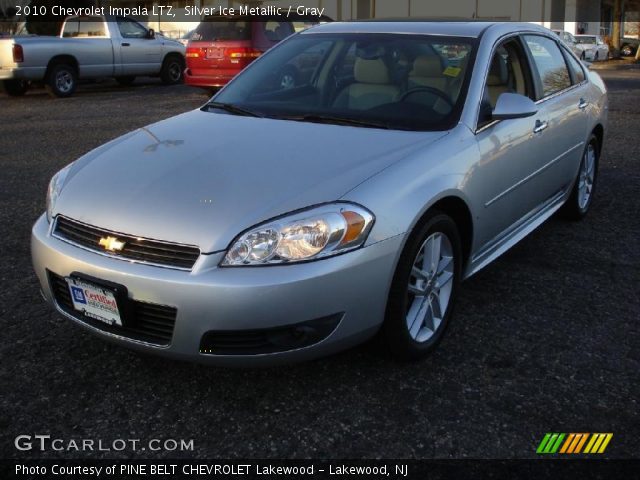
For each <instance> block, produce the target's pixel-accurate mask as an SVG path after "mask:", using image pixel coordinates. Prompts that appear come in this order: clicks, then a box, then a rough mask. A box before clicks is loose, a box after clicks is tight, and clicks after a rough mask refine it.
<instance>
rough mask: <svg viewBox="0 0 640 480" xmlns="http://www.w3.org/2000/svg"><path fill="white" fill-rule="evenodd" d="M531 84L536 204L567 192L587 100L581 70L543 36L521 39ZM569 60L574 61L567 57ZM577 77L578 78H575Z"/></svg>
mask: <svg viewBox="0 0 640 480" xmlns="http://www.w3.org/2000/svg"><path fill="white" fill-rule="evenodd" d="M523 39H524V43H525V45H526V47H527V50H528V53H529V58H530V63H531V68H532V72H533V77H534V82H535V84H536V100H537V102H536V103H537V104H538V106H539V108H540V110H539V112H538V116H539V119H538V125H537V128H538V129H539V133H538V135H539V137H540V138H541V139H543V142H540V145H539V150H538V155H539V159H540V160H539V165H538V168H539V170H538V171H537V173H536V177H537V178H536V179H535V185H536V195H537V197H538V200H539V201H544V200H545V199H547V198H549V197H551V196H553V195H554V194H556V193H557V192H558V191H560V190H561V189H565V188H568V187H569V185H570V183H571V182H572V181H573V179H574V177H575V173H576V172H577V169H578V165H579V164H580V160H581V158H582V152H583V150H584V144H585V141H586V129H587V116H586V112H587V110H588V97H587V83H586V82H585V79H584V76H585V75H584V71H583V70H582V67H581V66H580V65H579V64H578V62H577V61H575V60H574V65H573V67H574V68H575V67H577V68H578V71H572V68H571V67H570V66H571V64H569V63H567V62H568V61H569V60H570V59H569V55H568V52H564V53H563V47H562V46H561V45H560V44H559V43H558V42H557V41H556V40H555V39H551V38H549V37H546V36H543V35H524V36H523ZM570 58H571V59H572V58H573V57H570ZM578 74H581V75H580V76H578Z"/></svg>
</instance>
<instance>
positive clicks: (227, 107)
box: [205, 102, 264, 118]
mask: <svg viewBox="0 0 640 480" xmlns="http://www.w3.org/2000/svg"><path fill="white" fill-rule="evenodd" d="M205 107H206V108H217V109H218V110H224V111H225V112H229V113H233V114H234V115H244V116H245V117H258V118H263V117H264V115H262V114H260V113H258V112H254V111H253V110H249V109H248V108H242V107H238V106H237V105H233V104H232V103H222V102H209V103H207V104H206V105H205Z"/></svg>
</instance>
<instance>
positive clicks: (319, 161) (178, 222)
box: [53, 110, 446, 252]
mask: <svg viewBox="0 0 640 480" xmlns="http://www.w3.org/2000/svg"><path fill="white" fill-rule="evenodd" d="M445 134H446V132H406V131H392V130H379V129H370V128H358V127H345V126H336V125H324V124H312V123H303V122H294V121H285V120H273V119H263V118H252V117H241V116H234V115H226V114H218V113H209V112H203V111H200V110H196V111H193V112H188V113H186V114H183V115H179V116H177V117H173V118H170V119H168V120H165V121H162V122H159V123H156V124H153V125H150V126H148V127H145V128H141V129H139V130H136V131H134V132H131V133H129V134H127V135H125V136H124V137H121V138H119V139H116V140H114V141H112V142H110V143H108V144H106V145H103V146H102V147H99V148H97V149H96V150H94V151H92V152H90V153H88V154H87V155H85V156H84V157H82V158H81V159H79V160H78V161H77V162H75V163H74V164H73V166H72V167H71V169H70V171H69V174H68V175H67V177H66V180H65V184H64V186H63V189H62V192H61V194H60V196H59V198H58V200H57V202H56V204H55V206H54V211H53V214H54V215H56V214H58V213H60V214H62V215H65V216H68V217H70V218H73V219H76V220H78V221H81V222H85V223H88V224H90V225H94V226H97V227H101V228H104V229H108V230H112V231H115V232H119V233H125V234H129V235H136V236H139V237H146V238H152V239H157V240H165V241H171V242H177V243H183V244H189V245H197V246H198V247H199V248H200V249H201V250H202V251H203V252H214V251H219V250H224V249H226V248H227V246H228V245H229V243H230V242H231V241H232V240H233V239H234V237H236V236H237V235H238V234H239V233H241V232H242V231H243V230H245V229H247V228H250V227H252V226H254V225H256V224H258V223H260V222H263V221H265V220H268V219H270V218H272V217H275V216H278V215H281V214H285V213H288V212H290V211H293V210H297V209H300V208H304V207H308V206H311V205H316V204H320V203H324V202H331V201H335V200H338V199H340V198H341V197H342V196H343V195H344V194H345V193H347V192H348V191H349V190H351V189H353V188H354V187H355V186H357V185H358V184H360V183H362V182H363V181H365V180H366V179H367V178H369V177H370V176H372V175H375V174H376V173H378V172H380V171H381V170H382V169H384V168H386V167H388V166H389V165H391V164H393V163H395V162H397V161H399V160H400V159H402V158H404V157H405V156H407V155H409V154H410V153H412V152H413V151H415V150H416V149H418V148H423V147H424V146H425V145H427V144H429V143H431V142H433V141H435V140H436V139H438V138H439V137H442V136H444V135H445ZM365 206H366V205H365ZM374 213H375V212H374Z"/></svg>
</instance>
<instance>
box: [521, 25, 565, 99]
mask: <svg viewBox="0 0 640 480" xmlns="http://www.w3.org/2000/svg"><path fill="white" fill-rule="evenodd" d="M524 38H525V42H526V44H527V47H528V48H529V52H530V53H531V57H532V58H533V62H534V64H535V67H536V68H535V70H536V71H537V78H538V80H539V82H540V88H541V89H542V95H541V96H540V98H544V97H548V96H549V95H553V94H554V93H557V92H559V91H561V90H564V89H565V88H569V87H570V86H571V78H570V77H569V70H568V69H567V64H566V62H565V60H564V56H563V55H562V52H561V51H560V48H559V47H558V45H557V44H556V42H554V41H553V40H551V39H550V38H547V37H543V36H539V35H525V37H524Z"/></svg>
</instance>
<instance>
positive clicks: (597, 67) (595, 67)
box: [589, 63, 640, 70]
mask: <svg viewBox="0 0 640 480" xmlns="http://www.w3.org/2000/svg"><path fill="white" fill-rule="evenodd" d="M639 68H640V63H624V64H618V65H598V64H596V63H592V64H591V65H590V67H589V69H590V70H635V69H639Z"/></svg>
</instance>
